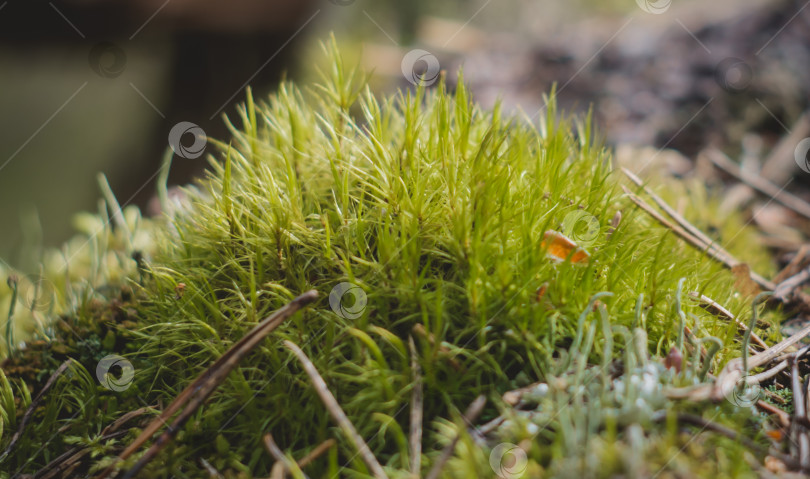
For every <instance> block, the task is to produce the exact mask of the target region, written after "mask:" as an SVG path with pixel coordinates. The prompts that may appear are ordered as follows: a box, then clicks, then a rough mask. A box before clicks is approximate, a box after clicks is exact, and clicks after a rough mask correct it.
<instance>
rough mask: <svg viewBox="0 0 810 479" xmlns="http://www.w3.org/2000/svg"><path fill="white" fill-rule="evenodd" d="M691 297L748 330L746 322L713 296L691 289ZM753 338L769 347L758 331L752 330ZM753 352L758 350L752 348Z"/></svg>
mask: <svg viewBox="0 0 810 479" xmlns="http://www.w3.org/2000/svg"><path fill="white" fill-rule="evenodd" d="M689 297H690V298H693V299H695V300H697V301H698V303H699V304H700V307H701V308H703V309H705V310H706V311H708V312H710V313H712V314H714V315H715V316H720V317H721V318H725V319H727V320H729V321H734V323H736V324H737V327H739V328H740V330H741V331H743V332H745V331H748V326H747V325H746V324H745V323H743V322H742V321H740V320H739V319H737V318H736V317H735V316H734V315H733V314H731V312H730V311H729V310H727V309H726V308H724V307H723V306H722V305H721V304H720V303H718V302H717V301H715V300H713V299H712V298H710V297H708V296H706V295H703V294H700V293H698V292H697V291H691V292H690V293H689ZM751 340H752V341H754V342H755V343H757V345H758V346H760V347H761V348H762V349H768V345H767V344H765V341H763V340H762V338H760V337H759V336H758V335H757V333H755V332H753V331H751ZM751 352H752V353H755V352H756V351H754V350H753V349H752V350H751Z"/></svg>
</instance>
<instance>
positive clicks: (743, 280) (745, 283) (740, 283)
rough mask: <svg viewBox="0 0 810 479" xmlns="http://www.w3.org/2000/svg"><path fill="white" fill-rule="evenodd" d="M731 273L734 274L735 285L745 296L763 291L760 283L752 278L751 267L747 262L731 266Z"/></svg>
mask: <svg viewBox="0 0 810 479" xmlns="http://www.w3.org/2000/svg"><path fill="white" fill-rule="evenodd" d="M731 274H733V275H734V287H735V288H736V289H737V291H739V292H740V294H742V295H743V296H751V297H754V296H756V295H758V294H759V293H761V292H762V289H760V287H759V285H758V284H757V283H756V282H755V281H754V280H753V279H751V268H749V267H748V264H747V263H738V264H735V265H734V266H732V267H731Z"/></svg>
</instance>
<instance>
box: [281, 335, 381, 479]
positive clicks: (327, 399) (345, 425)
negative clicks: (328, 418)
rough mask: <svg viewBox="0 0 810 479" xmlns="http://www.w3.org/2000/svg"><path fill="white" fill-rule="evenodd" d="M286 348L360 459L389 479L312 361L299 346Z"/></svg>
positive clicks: (372, 471) (289, 343)
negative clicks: (299, 365)
mask: <svg viewBox="0 0 810 479" xmlns="http://www.w3.org/2000/svg"><path fill="white" fill-rule="evenodd" d="M284 346H286V347H287V349H289V350H290V351H292V352H293V354H295V356H296V357H297V358H298V361H300V362H301V365H302V366H303V367H304V370H305V371H306V372H307V374H308V375H309V379H310V380H311V381H312V384H313V386H314V387H315V392H316V393H318V396H320V398H321V401H323V404H324V406H326V409H327V410H328V411H329V414H331V415H332V418H333V419H334V420H335V422H336V423H337V424H338V426H339V427H340V429H341V430H342V431H343V433H344V434H345V435H346V436H347V437H348V438H349V440H350V441H352V442H353V443H354V446H355V447H356V448H357V451H358V453H359V454H360V457H361V458H362V459H363V462H365V463H366V466H368V468H369V469H370V470H371V473H372V474H373V475H374V477H375V478H377V479H380V478H387V477H388V475H386V474H385V471H384V470H383V468H382V466H381V465H380V463H379V461H377V458H376V457H374V454H372V452H371V449H370V448H369V447H368V444H366V441H364V440H363V438H362V437H360V434H359V433H358V432H357V429H355V427H354V424H352V422H351V421H350V420H349V418H348V417H347V416H346V413H345V412H343V408H341V407H340V404H338V402H337V400H336V399H335V396H333V395H332V393H331V392H330V391H329V387H328V386H327V385H326V381H324V380H323V377H321V375H320V373H319V372H318V370H317V369H316V368H315V365H314V364H312V361H310V359H309V358H308V357H307V355H306V354H305V353H304V351H302V350H301V348H299V347H298V345H297V344H295V343H293V342H292V341H284Z"/></svg>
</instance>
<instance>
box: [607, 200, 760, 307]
mask: <svg viewBox="0 0 810 479" xmlns="http://www.w3.org/2000/svg"><path fill="white" fill-rule="evenodd" d="M622 188H623V189H624V192H625V193H626V194H627V196H628V197H629V198H630V200H631V201H632V202H633V203H635V204H636V205H637V206H638V207H639V208H641V209H642V210H644V211H645V212H646V213H647V214H649V215H650V216H652V217H653V218H654V219H655V220H656V221H658V222H659V223H661V224H662V225H663V226H665V227H666V228H669V229H670V230H672V232H673V233H675V234H677V235H678V236H680V237H681V238H682V239H684V240H685V241H686V242H687V243H689V244H690V245H692V246H693V247H695V248H697V249H699V250H701V251H703V252H705V253H706V254H707V255H708V256H709V257H710V258H712V259H714V260H715V261H717V262H719V263H721V264H722V265H723V266H725V267H727V268H728V269H732V270H733V269H734V268H735V267H737V266H739V265H742V264H743V263H741V262H740V261H738V260H737V259H736V258H734V257H733V256H731V255H730V254H729V253H728V252H727V251H725V250H723V249H722V248H718V247H717V246H716V245H714V244H706V243H705V242H703V241H701V240H700V239H699V238H698V237H696V236H695V235H693V234H691V233H689V232H688V231H686V230H685V229H683V228H682V227H680V226H678V225H676V224H673V223H671V222H670V221H669V220H667V219H666V218H664V217H663V215H661V213H659V212H658V211H656V210H655V208H653V207H652V206H650V205H649V204H648V203H647V202H646V201H644V200H642V199H641V198H639V197H638V196H636V195H635V194H633V192H631V191H630V189H629V188H627V187H626V186H624V185H622ZM749 275H750V277H751V279H752V280H753V281H754V282H755V283H757V284H758V285H759V286H761V287H762V288H764V289H766V290H769V291H772V290H773V289H774V288H775V285H774V284H773V282H771V281H768V280H767V279H765V278H764V277H762V276H760V275H759V274H757V273H755V272H753V271H750V273H749Z"/></svg>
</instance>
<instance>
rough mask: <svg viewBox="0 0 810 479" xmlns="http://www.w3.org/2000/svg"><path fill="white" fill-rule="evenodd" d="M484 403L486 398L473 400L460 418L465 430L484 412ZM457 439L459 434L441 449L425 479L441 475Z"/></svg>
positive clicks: (459, 437)
mask: <svg viewBox="0 0 810 479" xmlns="http://www.w3.org/2000/svg"><path fill="white" fill-rule="evenodd" d="M486 403H487V398H486V397H485V396H478V397H477V398H475V401H473V402H472V404H470V406H469V407H468V408H467V410H466V411H465V412H464V416H463V417H462V419H463V420H464V424H465V425H466V426H465V428H466V427H467V426H471V425H472V423H473V422H474V421H475V420H476V419H477V418H478V416H479V415H480V414H481V412H482V411H483V410H484V406H485V405H486ZM459 439H461V432H459V433H458V434H456V437H454V438H453V440H452V441H450V444H448V445H447V446H445V447H444V449H442V453H441V455H440V456H439V459H437V460H436V463H435V464H433V467H432V468H430V472H429V473H428V475H427V476H425V479H437V478H438V477H439V474H441V473H442V469H444V465H445V464H446V463H447V461H449V460H450V456H452V455H453V451H454V450H455V449H456V444H458V441H459Z"/></svg>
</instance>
